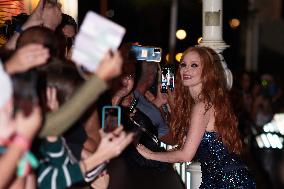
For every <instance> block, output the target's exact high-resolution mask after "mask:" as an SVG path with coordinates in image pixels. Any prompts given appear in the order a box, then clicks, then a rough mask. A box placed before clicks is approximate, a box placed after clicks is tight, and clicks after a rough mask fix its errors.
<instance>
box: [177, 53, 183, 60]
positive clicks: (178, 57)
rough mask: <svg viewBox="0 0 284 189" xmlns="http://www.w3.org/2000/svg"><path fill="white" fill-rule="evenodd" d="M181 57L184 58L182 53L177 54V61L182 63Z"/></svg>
mask: <svg viewBox="0 0 284 189" xmlns="http://www.w3.org/2000/svg"><path fill="white" fill-rule="evenodd" d="M181 57H182V53H177V54H176V61H178V62H180V59H181Z"/></svg>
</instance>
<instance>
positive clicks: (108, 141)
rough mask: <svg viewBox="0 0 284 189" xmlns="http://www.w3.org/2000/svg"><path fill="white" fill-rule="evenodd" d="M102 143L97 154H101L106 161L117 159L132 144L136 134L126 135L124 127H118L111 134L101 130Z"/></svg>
mask: <svg viewBox="0 0 284 189" xmlns="http://www.w3.org/2000/svg"><path fill="white" fill-rule="evenodd" d="M100 134H101V142H100V144H99V146H98V149H97V151H96V152H95V153H100V155H101V157H103V158H104V160H105V161H107V160H110V159H112V158H114V157H117V156H118V155H119V154H120V153H121V152H122V151H123V150H124V148H126V146H128V144H130V143H131V141H132V140H133V136H134V134H132V133H130V134H126V133H125V131H123V127H122V126H121V127H118V128H117V129H115V130H114V131H113V132H111V133H105V132H104V131H103V130H100Z"/></svg>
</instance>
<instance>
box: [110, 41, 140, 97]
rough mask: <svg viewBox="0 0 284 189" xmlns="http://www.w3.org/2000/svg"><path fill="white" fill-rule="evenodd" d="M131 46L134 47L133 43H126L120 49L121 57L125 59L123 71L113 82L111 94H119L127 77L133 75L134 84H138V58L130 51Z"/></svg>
mask: <svg viewBox="0 0 284 189" xmlns="http://www.w3.org/2000/svg"><path fill="white" fill-rule="evenodd" d="M131 46H132V44H131V43H124V44H122V45H121V47H120V52H121V56H122V59H123V63H122V70H121V74H120V76H119V77H118V78H115V79H113V80H112V81H111V91H112V92H111V93H112V94H114V93H115V92H117V91H118V90H119V89H120V88H121V86H122V80H123V78H124V77H126V76H130V75H131V76H132V78H133V79H134V83H137V82H136V66H137V62H136V58H135V56H134V54H132V53H131V51H130V49H131ZM133 88H134V87H133Z"/></svg>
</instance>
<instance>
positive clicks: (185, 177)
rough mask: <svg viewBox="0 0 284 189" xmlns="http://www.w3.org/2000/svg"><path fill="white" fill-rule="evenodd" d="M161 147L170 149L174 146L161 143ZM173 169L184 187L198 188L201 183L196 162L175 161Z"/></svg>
mask: <svg viewBox="0 0 284 189" xmlns="http://www.w3.org/2000/svg"><path fill="white" fill-rule="evenodd" d="M161 147H163V148H165V149H167V150H171V149H173V148H174V146H170V145H166V144H164V143H162V144H161ZM174 169H175V170H176V171H177V173H178V174H179V175H180V177H181V180H182V181H183V183H184V184H185V186H186V189H198V188H199V186H200V183H201V169H200V164H199V163H198V162H194V163H191V162H184V163H175V164H174Z"/></svg>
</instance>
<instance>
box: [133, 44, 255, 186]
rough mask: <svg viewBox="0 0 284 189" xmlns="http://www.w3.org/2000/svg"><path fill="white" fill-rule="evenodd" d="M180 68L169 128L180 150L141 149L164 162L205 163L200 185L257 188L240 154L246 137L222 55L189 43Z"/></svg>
mask: <svg viewBox="0 0 284 189" xmlns="http://www.w3.org/2000/svg"><path fill="white" fill-rule="evenodd" d="M178 70H179V73H180V74H177V79H176V81H177V83H176V89H175V92H174V105H173V107H172V111H171V112H172V115H171V118H172V119H171V130H172V133H173V137H174V139H175V141H176V143H177V144H178V147H177V148H176V150H173V151H168V152H152V151H150V150H149V149H147V148H146V147H144V146H143V145H138V147H137V149H138V151H139V153H141V154H142V155H143V156H144V157H145V158H147V159H152V160H157V161H163V162H171V163H175V162H189V161H192V159H193V158H194V157H196V158H197V160H198V161H199V162H200V163H201V171H202V183H201V186H200V188H219V189H220V188H243V189H244V188H245V189H249V188H256V185H255V182H254V180H253V179H252V177H251V176H250V174H249V171H248V170H247V168H246V166H245V165H244V164H243V163H242V161H241V160H240V158H239V156H238V155H239V154H240V153H241V148H242V143H241V140H240V137H239V134H238V129H237V119H236V116H235V114H234V112H233V110H232V108H231V105H230V102H229V97H228V89H227V84H226V78H225V73H224V69H223V67H222V63H221V61H220V58H219V56H218V55H217V54H216V53H215V52H214V51H213V50H212V49H210V48H207V47H190V48H188V49H187V50H186V51H185V52H184V53H183V56H182V59H181V64H180V65H179V69H178Z"/></svg>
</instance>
